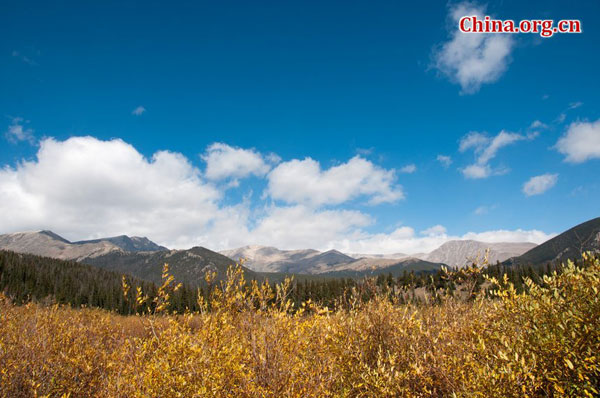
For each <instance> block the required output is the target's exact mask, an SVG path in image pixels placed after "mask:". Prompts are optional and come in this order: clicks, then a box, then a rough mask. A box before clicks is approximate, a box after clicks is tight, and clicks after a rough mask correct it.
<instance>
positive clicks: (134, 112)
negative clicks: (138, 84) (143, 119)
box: [131, 106, 146, 116]
mask: <svg viewBox="0 0 600 398" xmlns="http://www.w3.org/2000/svg"><path fill="white" fill-rule="evenodd" d="M145 112H146V108H144V107H143V106H138V107H137V108H135V109H134V110H132V111H131V114H132V115H134V116H142V114H144V113H145Z"/></svg>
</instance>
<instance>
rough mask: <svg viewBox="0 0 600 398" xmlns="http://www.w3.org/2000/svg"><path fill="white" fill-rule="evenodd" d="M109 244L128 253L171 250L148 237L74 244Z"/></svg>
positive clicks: (124, 237) (103, 239)
mask: <svg viewBox="0 0 600 398" xmlns="http://www.w3.org/2000/svg"><path fill="white" fill-rule="evenodd" d="M102 242H109V243H112V244H113V245H115V246H118V247H120V248H121V249H123V250H125V251H128V252H154V251H161V250H169V249H167V248H166V247H164V246H160V245H157V244H156V243H154V242H152V241H151V240H150V239H148V238H146V237H139V236H132V237H129V236H127V235H120V236H113V237H111V238H100V239H92V240H82V241H78V242H73V244H74V245H82V244H88V243H102Z"/></svg>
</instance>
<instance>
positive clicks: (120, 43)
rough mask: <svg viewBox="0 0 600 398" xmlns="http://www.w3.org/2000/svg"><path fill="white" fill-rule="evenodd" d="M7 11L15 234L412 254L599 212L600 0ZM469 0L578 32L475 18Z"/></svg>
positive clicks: (2, 20) (0, 54)
mask: <svg viewBox="0 0 600 398" xmlns="http://www.w3.org/2000/svg"><path fill="white" fill-rule="evenodd" d="M413 3H414V2H413ZM0 11H1V12H0V37H2V39H1V40H0V87H1V88H2V89H1V91H0V114H1V115H2V116H1V119H0V132H2V136H1V137H0V142H1V145H0V165H1V166H2V171H0V211H1V213H0V225H1V227H0V229H1V230H0V232H14V231H18V230H29V229H42V228H43V229H52V230H54V231H55V232H57V233H59V234H62V235H64V236H65V237H67V238H69V239H83V238H88V237H98V236H102V235H111V234H120V233H124V234H139V235H146V236H148V237H150V238H151V239H154V240H156V241H158V242H159V243H163V244H167V245H170V246H172V247H187V246H191V245H196V244H198V245H204V246H207V247H209V248H213V249H224V248H230V247H234V246H241V245H243V244H267V245H275V246H279V247H283V248H302V247H309V246H310V247H316V248H321V249H326V248H333V247H335V248H339V249H343V250H347V251H353V252H356V251H366V252H418V251H427V250H430V249H431V248H433V247H434V246H436V245H438V244H440V243H443V241H445V240H448V239H451V238H457V237H471V238H477V239H482V240H485V239H487V240H489V241H500V240H531V241H536V242H537V243H539V242H541V241H543V240H544V239H546V238H547V237H549V236H551V234H552V233H557V232H561V231H563V230H564V229H567V228H569V227H571V226H573V225H575V224H577V223H580V222H583V221H585V220H587V219H590V218H593V217H597V216H598V215H600V214H599V213H600V206H599V205H598V203H599V202H598V200H597V198H598V195H599V194H600V179H599V177H598V176H599V175H600V173H599V171H600V122H598V120H599V119H600V98H599V96H598V93H599V92H600V77H599V76H598V72H597V71H598V65H599V61H600V51H599V50H600V48H599V45H600V4H598V3H597V2H589V1H579V2H568V3H567V2H562V1H531V2H520V1H503V2H501V3H489V4H488V3H483V2H475V3H464V2H454V3H446V2H428V3H425V2H421V3H418V4H416V3H414V4H410V5H407V4H405V3H404V2H392V1H385V2H380V1H368V2H367V1H362V2H348V1H345V2H334V1H327V2H323V1H321V2H312V1H302V2H287V1H286V2H281V1H279V2H233V1H232V2H221V3H216V2H170V3H169V4H168V5H167V4H166V3H164V2H152V1H150V2H129V1H119V2H109V1H106V2H102V3H100V2H98V3H96V4H90V2H54V3H49V2H29V1H23V2H11V3H10V4H9V3H8V2H4V3H3V4H2V5H1V6H0ZM463 12H469V13H476V14H477V13H482V14H483V13H485V14H487V15H492V16H495V17H497V18H502V19H514V20H520V19H524V18H530V19H555V20H559V19H580V20H581V23H582V28H583V33H582V34H562V35H561V34H557V35H554V36H553V37H551V38H546V39H542V38H540V37H539V36H538V35H535V34H520V35H510V36H502V35H471V36H470V37H466V35H464V34H458V33H457V32H456V23H455V21H454V20H453V16H454V14H455V13H463ZM492 36H493V37H492ZM486 51H487V52H486ZM136 109H137V112H135V110H136ZM536 121H537V122H536ZM78 137H79V138H78ZM81 137H87V138H81ZM461 148H462V150H461ZM440 155H441V156H446V157H449V159H450V160H451V163H449V162H446V163H444V162H442V161H440V160H438V156H440ZM444 159H446V158H444ZM412 165H414V167H413V166H412ZM407 166H409V167H408V168H405V167H407ZM209 169H211V170H212V171H210V172H209ZM406 171H412V172H406ZM532 178H533V180H532ZM528 182H529V184H528Z"/></svg>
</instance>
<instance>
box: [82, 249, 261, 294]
mask: <svg viewBox="0 0 600 398" xmlns="http://www.w3.org/2000/svg"><path fill="white" fill-rule="evenodd" d="M83 262H84V263H86V264H90V265H94V266H96V267H100V268H103V269H106V270H110V271H117V272H122V273H126V274H129V275H133V276H135V277H137V278H140V279H143V280H147V281H151V282H154V283H160V282H161V274H162V269H163V265H164V264H165V263H168V264H169V270H170V273H171V275H173V277H174V278H175V280H176V281H177V282H183V283H186V284H189V285H192V286H199V285H204V284H205V279H204V278H205V275H206V273H207V272H213V271H214V272H216V273H217V280H223V279H224V278H225V276H226V275H227V269H228V268H229V267H230V266H233V265H235V262H234V261H233V260H231V259H230V258H228V257H225V256H223V255H221V254H219V253H216V252H213V251H211V250H208V249H205V248H203V247H193V248H191V249H188V250H168V251H164V250H162V251H156V252H133V253H132V252H123V251H118V252H117V251H116V252H111V253H108V254H105V255H102V256H96V257H89V258H86V259H84V260H83ZM242 268H243V270H244V273H245V277H246V279H248V280H250V279H260V278H261V277H260V276H259V275H257V274H256V273H255V272H253V271H251V270H249V269H248V268H245V267H242Z"/></svg>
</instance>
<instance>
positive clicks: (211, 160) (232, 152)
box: [202, 142, 280, 180]
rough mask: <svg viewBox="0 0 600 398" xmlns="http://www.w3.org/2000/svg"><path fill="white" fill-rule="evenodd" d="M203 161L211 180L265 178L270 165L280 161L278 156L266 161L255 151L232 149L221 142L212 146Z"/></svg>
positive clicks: (270, 157)
mask: <svg viewBox="0 0 600 398" xmlns="http://www.w3.org/2000/svg"><path fill="white" fill-rule="evenodd" d="M202 159H203V160H204V161H205V162H206V172H205V175H206V177H207V178H209V179H211V180H222V179H226V178H243V177H248V176H250V175H255V176H264V175H265V174H267V173H268V172H269V170H270V169H271V166H270V165H269V164H268V163H274V162H278V161H279V160H280V159H279V158H278V157H277V156H276V155H270V156H269V157H268V158H267V159H265V158H264V157H263V155H261V154H260V153H258V152H257V151H255V150H253V149H242V148H238V147H232V146H229V145H227V144H223V143H219V142H217V143H214V144H212V145H210V146H209V147H208V148H207V149H206V153H204V154H203V155H202Z"/></svg>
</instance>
